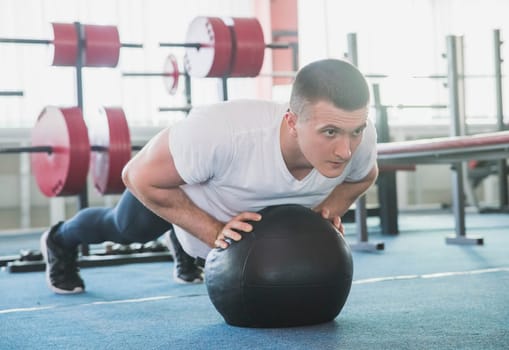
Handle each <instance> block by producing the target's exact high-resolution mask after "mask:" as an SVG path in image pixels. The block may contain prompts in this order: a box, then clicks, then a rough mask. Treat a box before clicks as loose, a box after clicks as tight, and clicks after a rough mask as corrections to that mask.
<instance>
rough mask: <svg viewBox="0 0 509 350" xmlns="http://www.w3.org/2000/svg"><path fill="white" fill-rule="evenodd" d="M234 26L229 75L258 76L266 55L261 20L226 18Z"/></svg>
mask: <svg viewBox="0 0 509 350" xmlns="http://www.w3.org/2000/svg"><path fill="white" fill-rule="evenodd" d="M225 21H226V23H227V24H228V25H229V26H233V33H234V35H233V50H234V53H233V55H232V64H231V69H230V74H229V76H232V77H256V76H258V75H259V74H260V70H261V69H262V65H263V58H264V56H265V39H264V38H263V30H262V26H261V25H260V22H259V21H258V19H256V18H239V17H237V18H235V17H234V18H231V22H232V23H230V21H229V20H228V19H225Z"/></svg>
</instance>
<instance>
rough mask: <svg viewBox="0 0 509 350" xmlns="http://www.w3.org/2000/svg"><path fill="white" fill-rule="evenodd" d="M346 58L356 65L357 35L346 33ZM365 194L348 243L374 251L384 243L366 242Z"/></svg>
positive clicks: (357, 209) (356, 210)
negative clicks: (353, 236)
mask: <svg viewBox="0 0 509 350" xmlns="http://www.w3.org/2000/svg"><path fill="white" fill-rule="evenodd" d="M347 39H348V59H349V60H350V63H352V64H353V65H354V66H357V63H358V61H357V35H356V34H355V33H348V35H347ZM367 220H368V219H367V209H366V195H362V196H360V197H359V198H358V199H357V201H356V202H355V227H356V229H357V238H358V241H357V242H355V243H352V244H350V247H351V248H352V249H353V250H362V251H376V250H383V249H384V243H374V244H373V243H369V242H368V226H367Z"/></svg>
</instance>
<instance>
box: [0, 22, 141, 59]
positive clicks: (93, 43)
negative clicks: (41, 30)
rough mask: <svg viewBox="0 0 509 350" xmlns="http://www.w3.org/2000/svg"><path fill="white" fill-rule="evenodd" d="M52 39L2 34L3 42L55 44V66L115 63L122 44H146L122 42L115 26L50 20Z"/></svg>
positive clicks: (130, 45) (133, 45) (130, 46)
mask: <svg viewBox="0 0 509 350" xmlns="http://www.w3.org/2000/svg"><path fill="white" fill-rule="evenodd" d="M51 26H52V29H53V39H51V40H50V39H28V38H26V39H24V38H0V43H4V44H35V45H53V52H52V56H53V58H52V65H53V66H77V65H78V63H79V62H80V59H81V64H82V65H83V66H84V67H116V66H117V64H118V59H119V56H120V48H121V47H126V48H143V45H142V44H134V43H121V42H120V37H119V33H118V29H117V27H116V26H111V25H92V24H82V23H78V22H75V23H51Z"/></svg>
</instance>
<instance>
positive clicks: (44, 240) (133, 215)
mask: <svg viewBox="0 0 509 350" xmlns="http://www.w3.org/2000/svg"><path fill="white" fill-rule="evenodd" d="M170 230H172V225H171V224H170V223H168V222H166V221H165V220H163V219H161V218H160V217H158V216H157V215H155V214H154V213H152V212H151V211H150V210H148V209H147V208H146V207H145V206H143V204H141V203H140V202H139V201H138V200H137V199H136V198H135V197H134V196H133V195H132V194H131V193H130V192H129V191H125V192H124V193H123V194H122V196H121V198H120V200H119V202H118V203H117V205H116V206H115V207H114V208H85V209H83V210H80V211H79V212H78V213H77V214H76V215H75V216H74V217H73V218H72V219H70V220H68V221H65V222H61V223H58V224H56V225H55V226H53V227H51V228H50V229H49V230H48V231H46V232H45V233H44V234H43V236H42V237H41V251H42V253H43V255H44V257H45V260H46V279H47V281H48V285H49V286H50V288H51V289H52V290H53V291H54V292H56V293H60V294H74V293H80V292H83V291H84V289H85V286H84V283H83V280H82V279H81V277H80V275H79V268H78V266H77V257H78V245H80V244H97V243H102V242H105V241H112V242H116V243H122V244H129V243H133V242H139V243H146V242H149V241H152V240H154V239H157V238H158V237H159V236H161V235H162V234H163V233H165V232H167V231H170ZM178 246H179V247H180V244H179V245H178ZM177 249H178V247H177ZM180 249H182V248H181V247H180ZM174 259H175V266H177V263H178V258H177V257H176V256H174ZM195 270H196V271H195V275H200V276H201V269H199V268H197V267H196V268H195ZM194 279H195V278H194V277H193V280H192V281H194ZM192 281H191V282H192Z"/></svg>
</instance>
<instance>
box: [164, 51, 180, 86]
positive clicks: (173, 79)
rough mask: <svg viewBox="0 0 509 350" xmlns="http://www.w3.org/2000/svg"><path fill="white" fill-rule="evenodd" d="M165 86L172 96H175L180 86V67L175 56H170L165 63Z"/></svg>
mask: <svg viewBox="0 0 509 350" xmlns="http://www.w3.org/2000/svg"><path fill="white" fill-rule="evenodd" d="M163 72H164V77H163V80H164V86H165V87H166V90H167V91H168V93H169V94H170V95H175V93H176V92H177V88H178V85H179V77H180V73H179V66H178V64H177V59H176V58H175V56H174V55H172V54H170V55H168V57H166V61H165V62H164V69H163Z"/></svg>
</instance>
